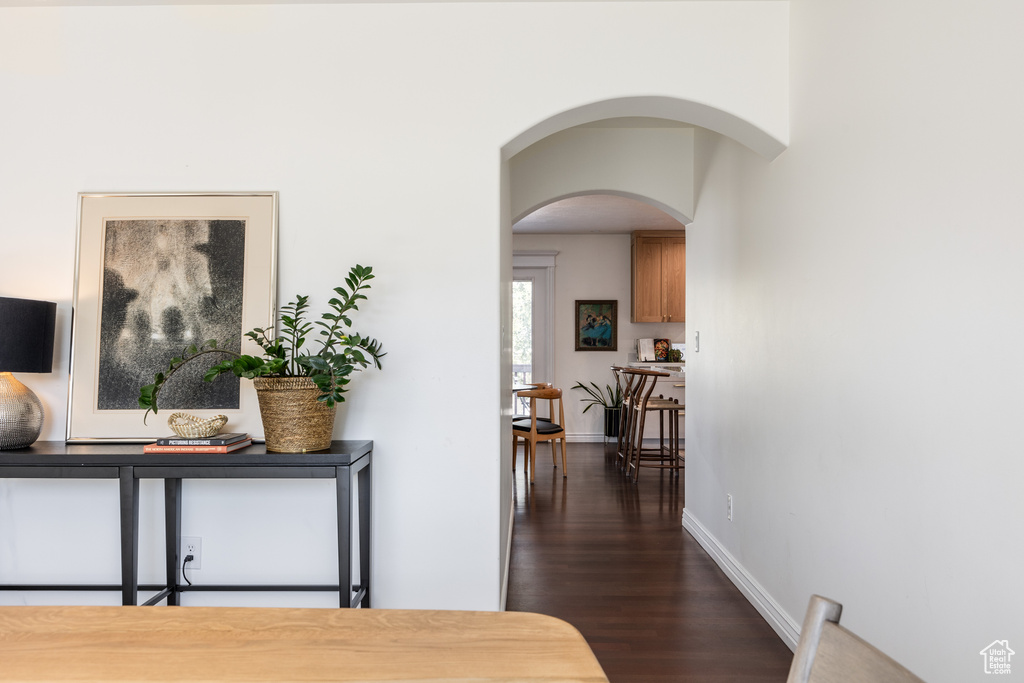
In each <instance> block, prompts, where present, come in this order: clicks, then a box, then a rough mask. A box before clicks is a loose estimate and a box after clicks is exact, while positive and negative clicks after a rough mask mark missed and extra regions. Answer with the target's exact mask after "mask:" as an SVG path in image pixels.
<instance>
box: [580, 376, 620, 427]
mask: <svg viewBox="0 0 1024 683" xmlns="http://www.w3.org/2000/svg"><path fill="white" fill-rule="evenodd" d="M573 389H582V390H583V391H585V392H587V394H588V396H587V397H586V398H581V399H580V400H581V401H583V402H584V403H586V404H587V407H586V408H584V409H583V412H584V413H585V412H587V411H588V410H590V409H591V408H593V407H594V406H604V435H605V436H608V437H612V436H618V435H619V419H620V418H621V416H622V389H621V388H620V387H619V385H618V384H617V383H616V385H615V388H614V389H612V387H611V385H610V384H608V385H605V388H604V390H603V391H602V389H601V387H599V386H597V384H596V383H594V382H591V383H590V386H589V387H588V386H587V385H585V384H583V383H582V382H576V384H575V386H573Z"/></svg>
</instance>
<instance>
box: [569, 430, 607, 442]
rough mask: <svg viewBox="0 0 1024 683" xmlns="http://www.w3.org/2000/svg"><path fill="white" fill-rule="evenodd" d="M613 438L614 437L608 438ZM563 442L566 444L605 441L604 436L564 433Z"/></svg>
mask: <svg viewBox="0 0 1024 683" xmlns="http://www.w3.org/2000/svg"><path fill="white" fill-rule="evenodd" d="M610 438H614V437H610ZM565 440H566V442H568V443H603V442H604V440H605V436H604V434H601V433H597V434H587V433H579V432H578V433H576V434H569V433H566V435H565Z"/></svg>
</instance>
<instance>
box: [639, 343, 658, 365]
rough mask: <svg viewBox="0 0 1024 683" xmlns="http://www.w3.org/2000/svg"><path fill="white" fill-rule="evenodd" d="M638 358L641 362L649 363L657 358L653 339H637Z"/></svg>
mask: <svg viewBox="0 0 1024 683" xmlns="http://www.w3.org/2000/svg"><path fill="white" fill-rule="evenodd" d="M636 359H637V360H638V361H640V362H641V363H649V362H653V361H654V360H655V357H654V340H653V339H637V340H636Z"/></svg>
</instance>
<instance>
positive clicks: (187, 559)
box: [181, 555, 196, 586]
mask: <svg viewBox="0 0 1024 683" xmlns="http://www.w3.org/2000/svg"><path fill="white" fill-rule="evenodd" d="M194 559H196V558H195V557H193V556H192V555H186V556H185V561H184V562H182V563H181V578H183V579H185V583H187V584H188V585H190V586H191V585H192V582H191V581H189V580H188V575H187V574H185V565H187V564H188V563H189V562H191V561H192V560H194Z"/></svg>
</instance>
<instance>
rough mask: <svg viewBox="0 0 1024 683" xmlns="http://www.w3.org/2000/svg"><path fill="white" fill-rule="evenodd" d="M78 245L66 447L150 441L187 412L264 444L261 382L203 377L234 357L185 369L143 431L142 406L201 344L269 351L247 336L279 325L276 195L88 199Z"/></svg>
mask: <svg viewBox="0 0 1024 683" xmlns="http://www.w3.org/2000/svg"><path fill="white" fill-rule="evenodd" d="M78 242H79V245H78V269H77V281H76V287H75V308H74V316H73V326H72V340H71V345H72V364H71V396H70V398H69V401H68V408H69V409H68V428H67V439H68V441H97V442H115V441H126V442H146V441H152V440H154V439H156V438H159V437H161V436H167V435H168V434H169V433H170V432H169V428H168V426H167V418H168V416H170V415H171V414H172V413H174V412H178V411H181V412H188V413H191V414H193V415H197V416H199V417H211V416H213V415H225V416H227V417H228V424H227V426H226V428H229V429H230V431H234V432H248V433H250V434H252V435H253V437H254V438H255V439H257V440H259V439H261V438H262V433H263V427H262V424H261V422H260V417H259V407H258V404H257V401H256V395H255V391H254V389H253V388H252V382H249V381H242V380H239V379H238V378H236V377H234V376H232V375H230V374H228V375H221V376H220V377H218V378H217V379H216V380H214V381H213V382H204V381H203V374H204V373H205V371H206V369H207V368H208V367H210V366H212V365H213V364H215V363H218V362H220V361H222V360H224V359H226V358H227V357H228V356H227V355H225V354H210V355H209V356H204V358H203V361H206V362H202V361H197V362H195V363H191V364H188V365H186V366H185V367H183V368H182V369H181V370H179V371H178V372H176V373H175V374H174V376H173V377H172V378H171V380H170V381H168V382H167V383H166V384H164V387H163V388H162V389H161V392H160V413H159V414H158V415H153V414H152V413H151V414H149V416H148V417H147V418H146V421H145V423H144V422H143V416H144V414H145V410H144V409H141V408H139V404H138V400H139V390H140V388H141V387H142V386H144V385H146V384H150V383H152V381H153V376H154V375H155V374H156V373H157V372H166V371H167V367H168V364H169V362H170V360H171V358H173V357H175V356H180V355H181V354H182V351H183V350H184V349H186V348H187V347H189V346H190V345H192V344H195V345H196V346H199V345H201V344H203V343H204V342H205V341H207V340H210V339H215V340H216V341H217V345H218V346H219V347H221V348H225V349H228V350H230V351H234V352H236V353H247V354H253V355H260V354H261V353H262V351H261V349H260V348H259V347H258V346H257V345H256V344H255V343H254V342H252V341H251V340H249V339H247V338H245V337H244V335H245V333H246V332H248V331H249V330H252V329H254V328H257V327H260V328H266V327H273V325H274V320H275V310H274V309H275V303H276V298H275V291H276V254H277V193H276V192H252V193H195V194H93V193H83V194H80V195H79V240H78Z"/></svg>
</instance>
